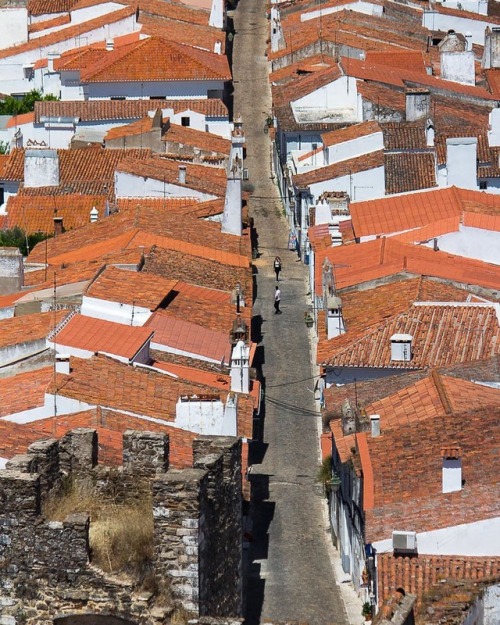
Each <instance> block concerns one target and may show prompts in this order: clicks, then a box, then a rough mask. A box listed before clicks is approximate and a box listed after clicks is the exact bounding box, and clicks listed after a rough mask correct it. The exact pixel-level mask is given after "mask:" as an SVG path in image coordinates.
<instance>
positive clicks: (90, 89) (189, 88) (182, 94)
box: [84, 80, 224, 106]
mask: <svg viewBox="0 0 500 625" xmlns="http://www.w3.org/2000/svg"><path fill="white" fill-rule="evenodd" d="M213 89H215V90H220V91H223V90H224V81H222V80H171V81H170V80H165V81H158V82H153V81H152V82H109V83H89V84H87V85H85V88H84V93H86V96H85V99H88V100H101V99H104V100H106V99H109V98H110V97H125V98H126V99H127V100H142V99H144V98H150V97H157V96H165V97H166V98H168V99H170V98H177V99H182V100H183V99H187V98H206V97H207V92H208V90H213ZM158 106H161V100H159V101H158Z"/></svg>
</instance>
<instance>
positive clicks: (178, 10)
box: [129, 0, 210, 30]
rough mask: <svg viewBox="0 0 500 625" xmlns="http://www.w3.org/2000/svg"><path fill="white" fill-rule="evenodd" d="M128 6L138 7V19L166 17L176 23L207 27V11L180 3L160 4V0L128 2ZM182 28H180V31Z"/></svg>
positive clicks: (208, 15)
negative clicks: (149, 16) (146, 16)
mask: <svg viewBox="0 0 500 625" xmlns="http://www.w3.org/2000/svg"><path fill="white" fill-rule="evenodd" d="M129 1H130V4H132V5H134V6H138V7H139V18H142V17H143V16H145V15H151V16H158V17H166V18H169V19H172V20H175V21H178V22H187V23H188V24H198V25H199V26H207V25H208V20H209V17H210V13H209V11H204V10H203V9H198V8H194V7H193V6H186V5H183V4H181V3H180V2H162V0H139V1H138V2H137V1H136V0H129ZM182 28H183V26H180V29H181V30H182Z"/></svg>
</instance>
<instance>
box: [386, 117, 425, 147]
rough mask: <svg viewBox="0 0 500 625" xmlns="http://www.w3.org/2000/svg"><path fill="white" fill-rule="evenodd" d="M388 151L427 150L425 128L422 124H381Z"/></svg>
mask: <svg viewBox="0 0 500 625" xmlns="http://www.w3.org/2000/svg"><path fill="white" fill-rule="evenodd" d="M380 127H381V128H382V131H383V133H384V146H385V149H386V150H425V149H426V148H427V142H426V139H425V127H424V125H423V124H422V123H420V124H419V123H413V122H408V123H406V122H390V123H386V124H381V125H380Z"/></svg>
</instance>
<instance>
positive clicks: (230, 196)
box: [221, 115, 245, 236]
mask: <svg viewBox="0 0 500 625" xmlns="http://www.w3.org/2000/svg"><path fill="white" fill-rule="evenodd" d="M242 125H243V124H242V121H241V116H240V115H237V116H236V118H235V120H234V128H233V131H232V133H231V152H230V154H229V162H228V166H227V172H226V173H227V186H226V197H225V198H224V214H223V217H222V229H221V230H222V232H225V233H227V234H235V235H237V236H241V231H242V227H243V225H242V217H241V208H242V204H243V202H242V180H243V158H244V153H243V146H244V144H245V133H244V132H243V128H242Z"/></svg>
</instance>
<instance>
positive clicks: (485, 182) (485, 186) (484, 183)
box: [479, 180, 488, 191]
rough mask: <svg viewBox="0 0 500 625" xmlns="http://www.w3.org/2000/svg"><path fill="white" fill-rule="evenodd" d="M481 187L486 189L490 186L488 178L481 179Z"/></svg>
mask: <svg viewBox="0 0 500 625" xmlns="http://www.w3.org/2000/svg"><path fill="white" fill-rule="evenodd" d="M479 188H480V189H481V191H486V189H487V188H488V182H487V181H486V180H480V181H479Z"/></svg>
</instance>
